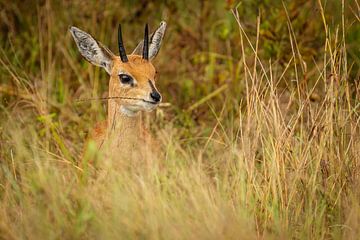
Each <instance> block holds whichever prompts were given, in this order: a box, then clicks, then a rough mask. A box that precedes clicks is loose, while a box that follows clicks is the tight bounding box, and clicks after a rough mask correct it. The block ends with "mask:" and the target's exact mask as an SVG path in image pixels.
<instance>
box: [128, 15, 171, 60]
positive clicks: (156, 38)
mask: <svg viewBox="0 0 360 240" xmlns="http://www.w3.org/2000/svg"><path fill="white" fill-rule="evenodd" d="M165 30H166V22H165V21H162V22H161V23H160V26H159V27H158V28H157V29H156V30H155V32H153V33H152V34H151V37H150V44H149V59H150V60H152V59H153V58H155V57H156V55H157V54H158V52H159V50H160V47H161V42H162V39H163V37H164V34H165ZM143 44H144V41H141V42H140V43H139V44H138V45H137V46H136V48H135V49H134V51H133V52H132V54H136V55H142V52H143Z"/></svg>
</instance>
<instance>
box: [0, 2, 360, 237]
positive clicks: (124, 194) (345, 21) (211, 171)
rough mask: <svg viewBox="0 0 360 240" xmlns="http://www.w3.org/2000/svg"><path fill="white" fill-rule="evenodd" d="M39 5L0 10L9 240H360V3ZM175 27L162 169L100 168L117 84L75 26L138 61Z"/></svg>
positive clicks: (4, 223) (2, 189)
mask: <svg viewBox="0 0 360 240" xmlns="http://www.w3.org/2000/svg"><path fill="white" fill-rule="evenodd" d="M29 5H31V6H33V7H32V9H34V10H29V9H30V8H29V6H27V5H26V6H25V4H21V3H20V2H13V3H9V2H5V1H0V6H1V9H3V10H1V14H0V15H1V18H2V19H3V23H0V31H1V34H2V35H1V48H0V76H1V77H0V79H1V84H0V96H1V102H0V108H1V112H0V121H1V123H0V239H134V238H135V239H138V238H142V239H143V238H146V239H357V238H358V236H359V235H360V200H359V199H360V192H359V186H360V179H359V176H360V175H359V173H360V166H359V164H360V157H359V156H360V155H359V149H360V140H359V136H360V129H359V119H360V118H359V110H358V109H359V101H358V99H359V90H358V83H357V82H358V80H359V59H358V55H357V53H358V51H359V50H358V38H357V36H359V35H358V34H359V32H360V31H359V29H360V28H359V18H360V15H359V11H360V7H359V4H358V2H357V1H353V2H351V1H349V2H347V1H346V2H345V1H344V0H342V1H339V2H336V3H335V1H334V2H329V1H321V0H319V1H313V2H312V1H310V2H309V1H290V2H282V1H261V2H259V3H257V4H255V1H254V2H253V1H246V2H240V3H239V4H238V3H235V2H233V1H227V2H222V1H214V2H212V3H209V2H208V1H196V2H195V3H194V5H193V6H191V8H190V7H189V6H188V5H187V4H186V3H185V2H181V1H169V2H162V1H149V2H147V1H140V2H133V1H129V2H127V1H123V2H121V3H120V2H118V1H117V2H106V4H105V3H98V2H91V3H88V2H85V1H75V2H74V3H71V4H70V3H69V2H66V1H44V2H38V3H30V2H29ZM270 6H272V7H271V8H270ZM214 9H216V10H217V11H214ZM134 16H136V17H134ZM160 19H166V20H167V21H168V27H169V29H168V32H167V36H166V38H165V40H164V44H163V48H162V50H161V51H160V54H159V56H158V57H157V59H156V61H155V62H154V64H155V65H156V66H157V68H158V70H159V72H160V73H161V76H160V79H159V80H158V83H157V85H158V87H159V89H160V92H161V93H162V95H163V96H164V99H165V101H166V102H168V104H167V107H164V108H160V109H158V110H157V111H156V112H154V113H152V114H150V115H147V116H146V119H147V121H148V122H149V123H150V127H151V129H152V132H153V135H154V136H155V137H156V139H157V140H158V142H159V143H160V148H161V150H162V153H163V155H162V157H161V158H159V159H152V162H151V164H142V163H143V162H145V161H147V159H139V161H138V162H126V161H123V160H122V162H121V168H120V169H118V168H116V169H115V168H113V167H112V166H113V164H114V163H113V162H110V163H109V162H107V164H105V162H106V161H105V159H104V158H103V157H102V156H98V157H97V160H96V162H95V163H94V162H91V163H89V164H87V163H86V162H84V161H83V160H82V159H80V157H79V156H80V154H81V151H82V149H83V147H84V142H85V138H86V133H87V131H88V129H90V128H91V127H92V126H93V125H94V123H95V122H96V121H99V120H102V119H104V118H105V109H106V105H105V103H103V102H98V101H88V102H78V101H77V100H79V99H85V98H91V97H100V96H103V94H104V93H106V89H107V82H106V81H107V79H108V78H107V76H106V73H105V72H104V71H102V70H100V69H99V68H96V67H93V66H91V65H90V64H88V63H87V62H85V61H84V60H83V59H82V58H81V57H80V54H79V53H78V52H77V50H76V47H75V44H74V43H73V42H72V39H71V38H70V35H69V33H68V32H67V28H68V26H69V25H76V26H79V27H81V28H83V29H85V30H87V31H88V32H91V33H93V35H94V36H96V37H97V38H98V39H99V40H100V41H102V42H104V43H105V44H106V45H108V46H110V48H112V49H114V46H116V31H115V30H114V29H115V27H114V26H116V25H117V23H118V22H119V21H121V22H122V23H123V25H124V31H125V32H124V40H125V42H126V47H127V49H131V48H132V47H135V46H136V44H137V41H136V40H135V39H137V38H139V39H140V37H141V33H142V30H141V29H142V27H143V23H144V22H145V21H148V22H149V23H150V26H155V25H156V24H158V22H159V21H160ZM140 30H141V31H140ZM128 51H129V50H128ZM114 52H115V51H114ZM85 147H87V149H88V152H87V154H88V156H90V157H93V156H94V154H96V149H94V146H91V145H90V146H85Z"/></svg>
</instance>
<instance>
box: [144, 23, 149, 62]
mask: <svg viewBox="0 0 360 240" xmlns="http://www.w3.org/2000/svg"><path fill="white" fill-rule="evenodd" d="M143 59H146V60H149V27H148V25H147V24H146V25H145V34H144V48H143Z"/></svg>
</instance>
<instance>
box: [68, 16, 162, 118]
mask: <svg viewBox="0 0 360 240" xmlns="http://www.w3.org/2000/svg"><path fill="white" fill-rule="evenodd" d="M165 29H166V22H164V21H163V22H161V23H160V26H159V27H158V28H157V29H156V31H155V32H154V33H153V34H151V37H150V39H149V31H148V25H146V26H145V34H144V40H143V41H141V42H140V43H139V44H138V45H137V47H136V48H135V50H134V51H133V52H132V54H130V55H127V54H126V51H125V47H124V43H123V39H122V33H121V25H119V28H118V45H119V56H116V55H115V54H113V53H112V52H111V51H110V50H109V49H108V48H107V47H105V46H104V45H103V44H102V43H100V42H98V41H96V40H95V38H93V37H92V36H91V35H90V34H88V33H86V32H84V31H82V30H80V29H79V28H76V27H71V28H70V32H71V34H72V36H73V38H74V40H75V42H76V45H77V47H78V49H79V51H80V53H81V55H82V56H83V57H84V58H85V59H86V60H87V61H89V62H90V63H92V64H94V65H96V66H100V67H103V68H104V69H105V70H106V72H107V73H108V74H109V75H110V81H109V99H111V101H115V102H116V107H118V109H120V111H121V112H122V113H123V114H125V115H127V116H135V115H136V113H138V112H139V111H152V110H154V109H155V108H156V107H157V106H158V105H159V103H160V102H161V95H160V93H159V91H158V90H157V88H156V86H155V80H156V73H157V72H156V70H155V67H154V65H153V64H152V63H151V60H152V59H154V58H155V56H156V55H157V53H158V52H159V50H160V46H161V42H162V39H163V36H164V33H165Z"/></svg>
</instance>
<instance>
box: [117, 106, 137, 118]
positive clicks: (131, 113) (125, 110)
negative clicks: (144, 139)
mask: <svg viewBox="0 0 360 240" xmlns="http://www.w3.org/2000/svg"><path fill="white" fill-rule="evenodd" d="M120 112H121V113H122V114H124V115H125V116H128V117H134V116H136V115H137V114H138V111H133V110H130V109H128V108H127V107H124V106H120Z"/></svg>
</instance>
